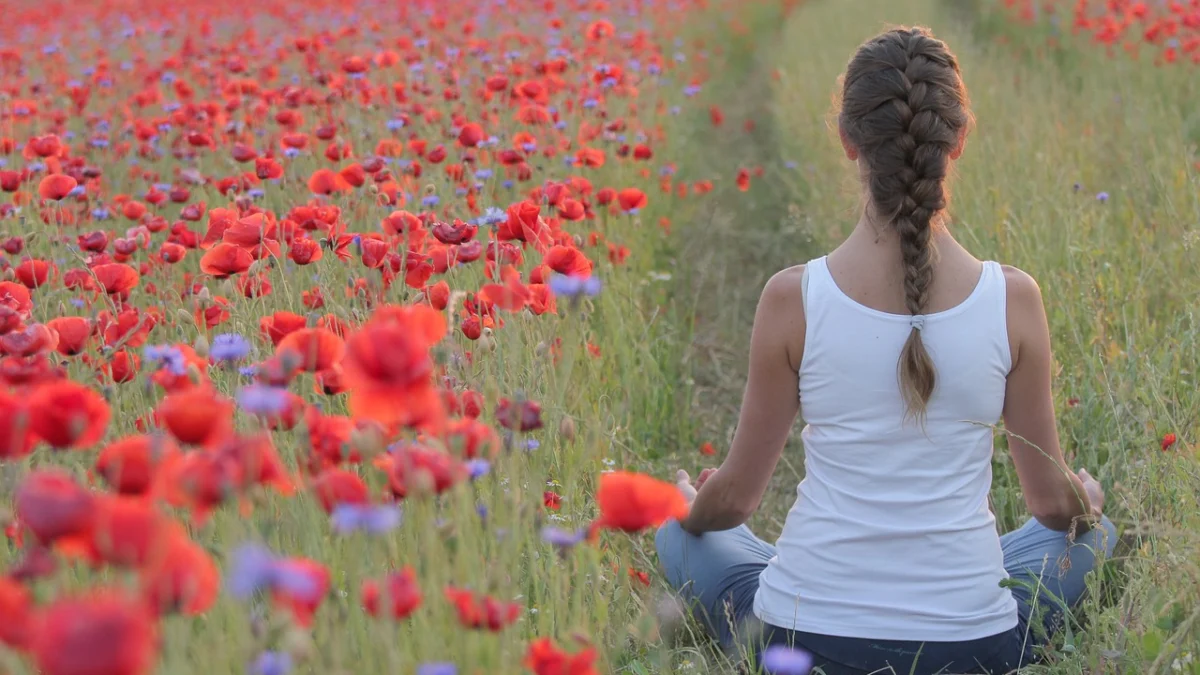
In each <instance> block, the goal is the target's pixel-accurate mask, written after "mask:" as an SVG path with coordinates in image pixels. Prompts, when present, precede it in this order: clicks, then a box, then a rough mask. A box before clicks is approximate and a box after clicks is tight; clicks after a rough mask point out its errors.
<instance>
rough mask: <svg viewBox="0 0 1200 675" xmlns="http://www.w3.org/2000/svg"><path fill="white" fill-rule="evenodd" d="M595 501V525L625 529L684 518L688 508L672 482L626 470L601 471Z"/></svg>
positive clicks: (636, 530) (641, 528) (629, 530)
mask: <svg viewBox="0 0 1200 675" xmlns="http://www.w3.org/2000/svg"><path fill="white" fill-rule="evenodd" d="M596 502H597V504H598V505H599V506H600V519H599V520H598V521H597V525H599V526H600V527H605V528H609V529H613V530H622V531H625V532H638V531H640V530H644V529H646V528H648V527H657V526H659V525H662V524H663V523H664V522H666V521H668V520H671V519H672V518H674V519H682V518H685V517H687V514H688V509H689V506H688V503H687V500H686V499H684V497H683V494H682V493H681V492H680V491H679V488H677V487H675V486H674V485H672V484H671V483H668V482H665V481H661V480H658V479H656V478H651V477H650V476H647V475H644V474H640V473H632V472H628V471H614V472H612V473H605V474H601V476H600V489H599V490H597V491H596Z"/></svg>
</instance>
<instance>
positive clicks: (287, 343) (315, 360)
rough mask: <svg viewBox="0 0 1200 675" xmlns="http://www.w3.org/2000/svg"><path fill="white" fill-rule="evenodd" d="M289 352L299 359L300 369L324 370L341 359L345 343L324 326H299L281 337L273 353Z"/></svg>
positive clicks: (312, 371)
mask: <svg viewBox="0 0 1200 675" xmlns="http://www.w3.org/2000/svg"><path fill="white" fill-rule="evenodd" d="M285 352H290V353H292V354H294V355H295V357H296V358H298V359H299V361H298V362H299V364H300V369H301V370H306V371H308V372H310V373H315V372H317V371H319V370H326V369H328V368H331V367H333V366H334V365H335V364H337V363H339V362H340V361H341V360H342V357H343V356H344V355H345V353H346V343H345V342H343V341H342V338H340V337H338V336H337V334H336V333H334V332H333V331H331V330H328V329H326V328H300V329H298V330H294V331H292V332H290V333H288V334H287V335H285V336H284V337H283V339H282V340H280V341H279V344H278V345H277V346H276V349H275V353H276V354H279V355H282V354H284V353H285Z"/></svg>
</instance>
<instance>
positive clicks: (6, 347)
mask: <svg viewBox="0 0 1200 675" xmlns="http://www.w3.org/2000/svg"><path fill="white" fill-rule="evenodd" d="M57 347H58V333H57V332H56V331H53V330H51V329H50V328H48V327H46V326H45V325H43V324H40V323H35V324H32V325H29V326H26V327H25V329H24V330H15V331H12V332H10V333H5V334H4V335H0V353H2V354H10V355H12V356H22V357H24V356H33V355H34V354H43V353H46V352H51V351H54V350H55V349H56V348H57Z"/></svg>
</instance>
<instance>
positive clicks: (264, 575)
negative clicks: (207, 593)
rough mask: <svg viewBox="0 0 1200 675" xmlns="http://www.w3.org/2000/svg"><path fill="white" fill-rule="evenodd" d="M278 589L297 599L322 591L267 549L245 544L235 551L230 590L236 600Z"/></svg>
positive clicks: (306, 576) (230, 573) (305, 576)
mask: <svg viewBox="0 0 1200 675" xmlns="http://www.w3.org/2000/svg"><path fill="white" fill-rule="evenodd" d="M274 589H280V590H283V591H285V592H287V593H288V594H290V595H295V596H313V595H316V594H317V592H318V591H319V590H320V589H319V588H318V587H317V584H316V583H315V582H314V581H313V580H312V578H311V577H310V576H308V575H306V574H303V573H300V572H298V571H296V570H295V569H294V566H292V565H288V564H287V560H285V559H282V558H279V557H277V556H276V555H275V554H274V553H272V552H271V551H270V549H268V548H266V547H265V546H262V545H260V544H244V545H242V546H241V547H240V548H238V549H237V550H236V551H234V554H233V565H232V566H231V568H230V571H229V591H230V593H232V594H233V596H234V597H235V598H240V599H245V598H249V597H250V596H252V595H254V594H255V593H258V592H260V591H270V590H274Z"/></svg>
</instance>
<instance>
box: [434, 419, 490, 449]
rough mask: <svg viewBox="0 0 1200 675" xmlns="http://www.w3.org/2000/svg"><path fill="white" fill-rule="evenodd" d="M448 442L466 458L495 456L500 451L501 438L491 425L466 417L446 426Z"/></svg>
mask: <svg viewBox="0 0 1200 675" xmlns="http://www.w3.org/2000/svg"><path fill="white" fill-rule="evenodd" d="M446 444H447V445H448V446H449V447H450V449H451V450H454V451H455V452H457V453H458V454H459V455H460V456H462V457H464V458H466V459H472V458H475V457H487V458H492V457H495V456H496V454H497V453H499V452H500V438H499V437H498V436H497V435H496V432H495V430H494V429H492V427H491V425H488V424H484V423H483V422H480V421H479V420H477V419H473V418H471V417H464V418H462V419H457V420H454V421H453V422H451V423H450V424H449V425H447V427H446Z"/></svg>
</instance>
